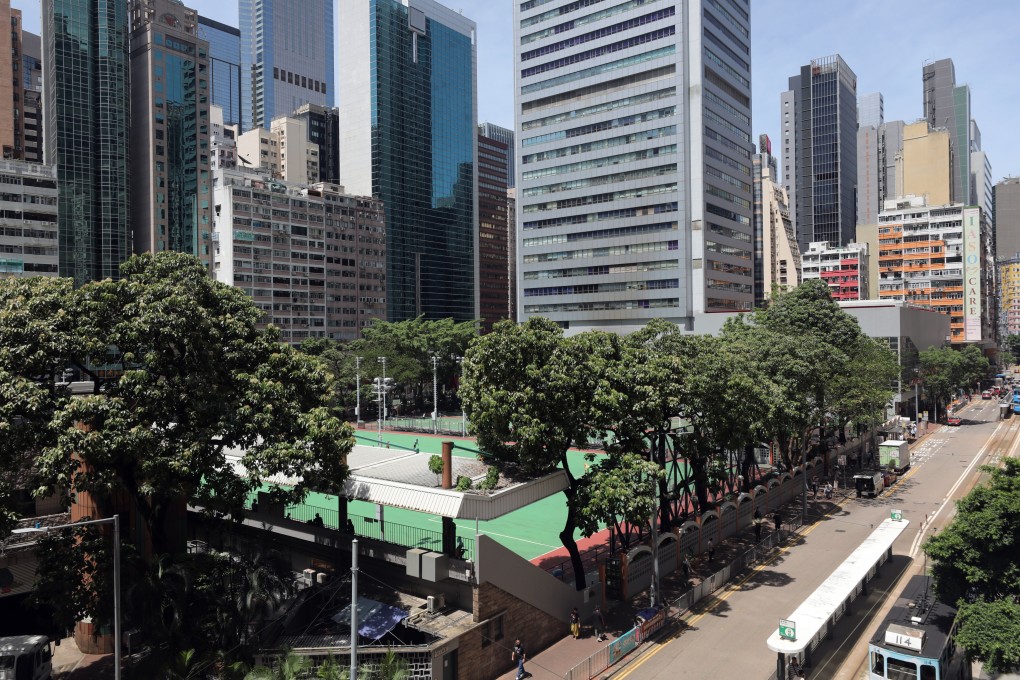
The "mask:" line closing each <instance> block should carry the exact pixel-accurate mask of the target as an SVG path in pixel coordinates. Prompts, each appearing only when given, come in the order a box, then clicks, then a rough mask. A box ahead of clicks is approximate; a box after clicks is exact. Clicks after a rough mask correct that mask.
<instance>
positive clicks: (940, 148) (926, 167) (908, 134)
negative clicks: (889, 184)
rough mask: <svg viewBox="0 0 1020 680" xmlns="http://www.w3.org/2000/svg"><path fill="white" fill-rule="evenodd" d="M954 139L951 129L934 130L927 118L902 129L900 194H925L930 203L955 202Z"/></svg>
mask: <svg viewBox="0 0 1020 680" xmlns="http://www.w3.org/2000/svg"><path fill="white" fill-rule="evenodd" d="M951 142H952V138H951V135H950V134H949V131H948V130H933V129H930V128H929V127H928V123H926V122H925V121H923V120H922V121H918V122H916V123H911V124H909V125H906V126H904V128H903V153H902V155H901V156H900V160H898V161H897V163H896V185H897V189H898V191H899V194H898V195H897V196H889V197H888V198H889V199H892V198H900V197H902V196H925V197H926V200H927V204H928V205H949V204H950V203H952V202H953V199H952V196H953V181H952V167H953V164H952V154H951V151H950V149H951Z"/></svg>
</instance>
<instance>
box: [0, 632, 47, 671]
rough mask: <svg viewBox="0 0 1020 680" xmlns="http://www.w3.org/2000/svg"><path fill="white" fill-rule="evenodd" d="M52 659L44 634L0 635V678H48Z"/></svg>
mask: <svg viewBox="0 0 1020 680" xmlns="http://www.w3.org/2000/svg"><path fill="white" fill-rule="evenodd" d="M52 677H53V659H52V655H51V654H50V640H49V638H48V637H46V636H45V635H14V636H11V637H0V680H50V678H52Z"/></svg>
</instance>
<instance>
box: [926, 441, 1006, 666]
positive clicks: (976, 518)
mask: <svg viewBox="0 0 1020 680" xmlns="http://www.w3.org/2000/svg"><path fill="white" fill-rule="evenodd" d="M1002 463H1003V466H1002V468H992V467H986V468H984V471H985V472H987V473H988V474H989V475H990V477H989V480H988V482H987V483H985V484H982V485H980V486H978V487H976V488H975V489H974V490H973V491H971V492H970V493H969V494H968V495H967V496H966V497H965V498H963V499H961V500H960V501H959V502H958V503H957V505H956V517H955V518H954V519H953V522H952V523H951V524H950V525H949V526H948V527H946V528H945V529H944V530H943V531H942V532H940V533H938V534H936V535H934V536H932V537H931V538H929V539H928V540H927V541H926V542H925V544H924V551H925V552H926V553H927V554H928V556H929V557H930V558H931V559H932V560H933V563H932V566H931V573H932V575H933V576H934V581H935V592H936V594H937V595H938V597H939V599H941V600H943V601H944V602H949V603H955V604H956V605H957V606H958V607H959V617H960V618H959V642H960V644H962V645H963V646H964V647H966V649H967V653H968V654H969V655H970V656H971V657H973V658H977V659H980V660H982V661H983V662H984V663H985V664H986V666H987V668H988V670H991V671H993V672H1002V671H1009V670H1016V669H1018V668H1020V644H1018V640H1020V606H1018V604H1017V603H1018V601H1020V545H1018V542H1020V460H1017V459H1016V458H1004V459H1003V461H1002Z"/></svg>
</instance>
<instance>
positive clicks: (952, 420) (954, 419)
mask: <svg viewBox="0 0 1020 680" xmlns="http://www.w3.org/2000/svg"><path fill="white" fill-rule="evenodd" d="M959 424H960V416H949V417H948V418H946V425H959Z"/></svg>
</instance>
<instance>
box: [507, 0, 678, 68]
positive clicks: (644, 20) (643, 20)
mask: <svg viewBox="0 0 1020 680" xmlns="http://www.w3.org/2000/svg"><path fill="white" fill-rule="evenodd" d="M674 14H676V9H675V8H674V7H672V6H670V7H667V8H666V9H660V10H658V11H657V12H650V13H649V14H643V15H641V16H638V17H633V18H632V19H627V20H626V21H621V22H620V23H618V24H612V25H611V26H604V27H602V28H600V29H598V30H595V31H590V32H588V33H582V34H581V35H575V36H573V37H571V38H567V39H566V40H560V41H558V42H554V43H550V44H548V45H542V46H541V47H538V48H536V49H533V50H528V51H527V52H523V53H522V54H521V61H528V60H530V59H537V58H538V57H542V56H545V55H547V54H552V53H553V52H559V51H560V50H565V49H567V48H569V47H576V46H577V45H583V44H584V43H589V42H591V41H593V40H599V39H601V38H605V37H606V36H610V35H616V34H617V33H622V32H623V31H626V30H629V29H631V28H634V27H636V26H644V25H646V24H650V23H652V22H655V21H659V20H660V19H665V18H666V17H670V16H673V15H674ZM570 28H573V27H572V26H571V27H570ZM553 30H555V29H553ZM564 30H569V29H564ZM557 32H558V31H557ZM522 42H523V40H522ZM606 47H612V46H611V45H607V46H606ZM599 49H602V48H599ZM591 51H592V52H594V51H596V50H591ZM608 51H610V52H616V51H617V50H615V49H610V50H608ZM603 53H604V52H603ZM582 54H586V53H582ZM577 56H581V55H577ZM589 58H591V57H584V58H583V59H578V60H577V61H583V60H584V59H589ZM570 63H573V62H570ZM544 70H549V69H544Z"/></svg>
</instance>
